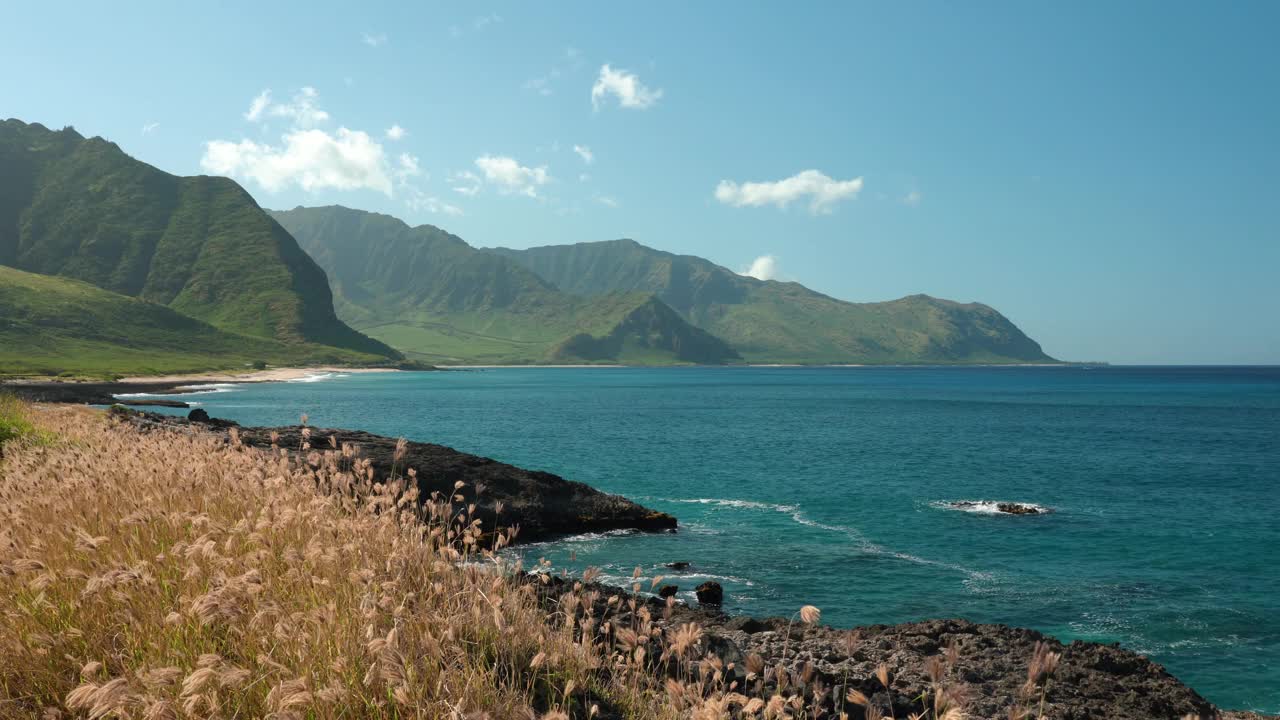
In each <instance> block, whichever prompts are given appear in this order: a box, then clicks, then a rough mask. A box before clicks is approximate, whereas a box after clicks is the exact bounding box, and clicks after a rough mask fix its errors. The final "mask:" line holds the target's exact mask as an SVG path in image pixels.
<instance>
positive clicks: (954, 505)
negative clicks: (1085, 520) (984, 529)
mask: <svg viewBox="0 0 1280 720" xmlns="http://www.w3.org/2000/svg"><path fill="white" fill-rule="evenodd" d="M1006 503H1008V504H1013V505H1020V506H1022V507H1028V508H1031V509H1033V510H1035V511H1036V513H1039V514H1044V513H1049V512H1053V510H1052V509H1051V508H1048V507H1046V506H1044V505H1036V504H1035V503H1026V502H1011V501H1008V500H939V501H938V502H934V503H930V505H933V506H934V507H937V508H942V509H943V510H958V511H960V512H967V513H973V514H975V515H1012V514H1014V513H1007V512H1004V511H1003V510H1001V509H1000V505H1002V504H1006Z"/></svg>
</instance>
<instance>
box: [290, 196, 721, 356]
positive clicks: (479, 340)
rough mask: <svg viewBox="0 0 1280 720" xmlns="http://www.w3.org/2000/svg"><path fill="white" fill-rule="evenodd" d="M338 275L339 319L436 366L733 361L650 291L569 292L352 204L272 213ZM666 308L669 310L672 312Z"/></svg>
mask: <svg viewBox="0 0 1280 720" xmlns="http://www.w3.org/2000/svg"><path fill="white" fill-rule="evenodd" d="M272 214H273V216H274V217H275V218H276V219H277V220H278V221H279V222H280V223H281V224H282V225H283V226H284V227H285V228H286V229H288V231H289V232H290V233H291V234H293V236H294V237H296V238H297V239H298V241H299V243H301V244H302V246H303V248H305V249H306V251H307V252H308V253H310V254H311V256H312V257H314V258H315V259H316V261H317V262H319V263H320V265H321V266H322V267H323V268H324V269H325V271H326V272H327V273H328V274H329V277H330V280H331V283H332V286H333V293H334V304H335V307H336V308H337V310H338V314H339V316H340V317H341V318H342V319H343V320H345V321H347V322H349V323H351V325H352V326H353V327H356V328H358V329H360V330H361V331H363V332H366V333H368V334H369V335H371V336H373V337H375V338H378V339H379V340H382V341H384V342H386V343H387V344H389V345H391V346H393V347H395V348H397V349H399V350H401V351H403V352H405V353H407V354H408V355H410V356H412V357H415V358H417V359H421V360H426V361H430V362H438V363H448V362H477V363H497V364H501V363H540V362H626V363H645V364H664V363H673V362H698V363H718V362H725V361H726V360H732V359H734V358H736V354H735V353H734V351H733V350H732V349H730V348H729V347H728V346H726V345H725V344H724V343H723V342H721V341H719V340H718V339H716V338H714V337H711V336H709V335H708V334H707V333H705V332H702V331H699V330H698V329H697V328H694V327H691V326H689V324H688V323H687V322H685V321H684V320H683V319H682V318H681V317H680V316H679V314H677V313H675V312H672V311H671V310H670V309H669V308H657V307H655V303H656V305H661V302H658V301H655V300H654V299H653V297H652V294H651V293H644V292H641V293H605V294H600V295H597V296H593V297H590V298H584V297H578V296H574V295H569V294H566V293H564V292H562V291H561V290H560V289H558V288H556V287H555V286H554V285H552V284H551V283H548V282H547V281H546V280H543V279H542V278H540V277H538V276H537V275H536V274H534V273H532V272H530V271H529V270H526V269H525V268H524V267H522V266H521V265H520V264H519V263H516V262H512V261H511V260H508V259H506V258H503V257H500V256H498V255H494V254H491V253H486V252H481V251H479V250H476V249H475V248H473V247H471V246H470V245H468V244H467V243H465V242H464V241H463V240H462V239H461V238H458V237H457V236H454V235H451V234H449V233H447V232H445V231H443V230H441V229H439V228H436V227H432V226H430V225H422V226H419V227H410V226H408V225H406V224H405V223H403V222H401V221H400V220H397V219H396V218H393V217H390V216H388V215H380V214H376V213H368V212H363V211H359V210H351V209H348V208H344V207H337V206H331V207H323V208H295V209H294V210H289V211H273V213H272ZM664 309H665V312H664V311H663V310H664Z"/></svg>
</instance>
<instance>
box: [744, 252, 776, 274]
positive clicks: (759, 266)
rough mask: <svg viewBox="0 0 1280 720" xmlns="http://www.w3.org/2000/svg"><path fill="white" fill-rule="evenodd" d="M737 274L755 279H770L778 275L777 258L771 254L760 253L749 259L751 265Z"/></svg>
mask: <svg viewBox="0 0 1280 720" xmlns="http://www.w3.org/2000/svg"><path fill="white" fill-rule="evenodd" d="M738 274H739V275H746V276H747V277H753V278H755V279H757V280H772V279H774V278H775V277H777V276H778V258H776V257H774V256H772V255H761V256H760V257H758V258H756V259H755V260H752V261H751V267H749V268H747V269H746V270H743V271H742V272H740V273H738Z"/></svg>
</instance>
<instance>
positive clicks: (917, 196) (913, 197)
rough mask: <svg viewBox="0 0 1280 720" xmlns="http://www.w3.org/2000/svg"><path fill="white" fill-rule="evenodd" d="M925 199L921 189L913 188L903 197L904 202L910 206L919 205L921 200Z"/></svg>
mask: <svg viewBox="0 0 1280 720" xmlns="http://www.w3.org/2000/svg"><path fill="white" fill-rule="evenodd" d="M922 200H924V195H922V194H921V193H920V191H919V190H912V191H911V192H909V193H907V194H906V195H905V196H903V198H902V204H903V205H908V206H910V207H918V206H919V205H920V201H922Z"/></svg>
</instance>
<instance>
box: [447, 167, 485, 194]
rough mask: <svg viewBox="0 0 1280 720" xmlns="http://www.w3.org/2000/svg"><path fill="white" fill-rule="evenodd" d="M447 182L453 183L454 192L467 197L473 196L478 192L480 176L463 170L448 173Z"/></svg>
mask: <svg viewBox="0 0 1280 720" xmlns="http://www.w3.org/2000/svg"><path fill="white" fill-rule="evenodd" d="M449 182H451V183H453V191H454V192H456V193H462V194H463V195H466V196H467V197H474V196H475V195H476V194H477V193H479V192H480V176H479V175H476V174H475V173H473V172H471V171H470V170H463V171H461V172H456V173H454V174H452V175H450V176H449Z"/></svg>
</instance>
